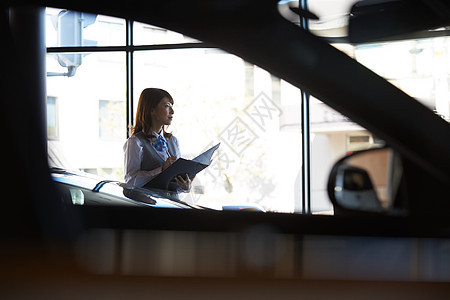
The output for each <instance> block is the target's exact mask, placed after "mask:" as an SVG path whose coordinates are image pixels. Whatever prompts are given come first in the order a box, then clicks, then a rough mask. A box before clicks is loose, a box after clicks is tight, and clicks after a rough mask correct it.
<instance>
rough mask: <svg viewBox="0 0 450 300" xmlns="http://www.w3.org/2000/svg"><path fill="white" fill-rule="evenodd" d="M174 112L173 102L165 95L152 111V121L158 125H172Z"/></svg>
mask: <svg viewBox="0 0 450 300" xmlns="http://www.w3.org/2000/svg"><path fill="white" fill-rule="evenodd" d="M173 114H174V111H173V108H172V102H171V101H170V100H169V98H167V97H164V98H163V99H162V100H161V101H160V102H159V103H158V105H157V106H156V107H155V109H153V110H152V112H151V115H152V122H153V124H154V125H155V126H157V127H159V126H163V125H170V124H171V123H172V119H173Z"/></svg>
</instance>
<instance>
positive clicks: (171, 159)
mask: <svg viewBox="0 0 450 300" xmlns="http://www.w3.org/2000/svg"><path fill="white" fill-rule="evenodd" d="M177 159H178V158H177V157H176V156H171V157H169V158H167V160H166V162H165V163H164V165H163V166H162V168H161V170H162V171H164V170H165V169H167V168H168V167H169V166H170V165H171V164H173V163H174V162H175V161H176V160H177Z"/></svg>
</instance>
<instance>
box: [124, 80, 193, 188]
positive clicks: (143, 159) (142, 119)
mask: <svg viewBox="0 0 450 300" xmlns="http://www.w3.org/2000/svg"><path fill="white" fill-rule="evenodd" d="M172 106H173V98H172V96H171V95H170V94H169V93H168V92H166V91H165V90H162V89H157V88H147V89H144V90H143V91H142V93H141V96H140V97H139V103H138V107H137V112H136V123H135V124H136V126H135V127H134V128H133V131H132V136H131V137H130V138H129V139H128V140H127V141H126V142H125V145H124V146H123V150H124V152H125V182H126V183H129V184H132V185H135V186H138V187H142V186H144V185H145V184H146V183H147V182H149V181H150V180H151V179H152V178H153V177H155V176H156V175H158V174H159V173H161V172H162V171H164V170H165V169H166V168H168V167H169V166H170V165H171V164H173V163H174V162H175V161H176V160H177V158H178V157H180V149H179V145H178V140H177V138H176V137H175V136H173V135H172V134H171V133H168V132H166V131H165V128H164V127H165V126H168V125H170V124H171V123H172V119H173V114H174V110H173V108H172ZM175 181H176V184H177V185H178V186H179V187H180V188H181V189H183V190H189V189H190V187H191V179H190V178H189V176H188V175H187V174H186V176H185V177H184V178H183V176H177V177H175Z"/></svg>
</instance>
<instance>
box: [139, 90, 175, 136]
mask: <svg viewBox="0 0 450 300" xmlns="http://www.w3.org/2000/svg"><path fill="white" fill-rule="evenodd" d="M163 98H168V99H169V100H170V102H171V103H172V104H173V98H172V96H171V95H170V94H169V93H168V92H167V91H165V90H163V89H158V88H146V89H144V90H143V91H142V93H141V96H140V97H139V103H138V107H137V111H136V122H135V126H134V127H133V129H132V133H131V134H132V135H135V134H136V133H139V132H141V131H143V132H144V134H145V135H146V136H148V137H153V133H152V132H151V128H152V116H151V111H152V110H153V109H155V108H156V106H157V105H158V104H159V102H161V100H162V99H163ZM163 133H164V137H166V138H170V137H171V136H172V134H171V133H167V132H166V131H165V129H164V127H163Z"/></svg>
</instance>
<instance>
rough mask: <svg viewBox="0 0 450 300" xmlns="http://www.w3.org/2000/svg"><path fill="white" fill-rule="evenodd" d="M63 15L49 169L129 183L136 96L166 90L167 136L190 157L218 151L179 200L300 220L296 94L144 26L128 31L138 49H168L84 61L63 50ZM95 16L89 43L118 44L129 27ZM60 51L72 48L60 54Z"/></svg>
mask: <svg viewBox="0 0 450 300" xmlns="http://www.w3.org/2000/svg"><path fill="white" fill-rule="evenodd" d="M64 13H65V11H63V10H53V9H48V10H47V15H48V16H47V17H48V18H47V20H48V22H47V31H48V32H49V35H48V38H47V46H49V47H53V48H52V51H50V53H49V54H48V55H47V72H48V81H47V85H48V86H47V90H48V94H49V95H55V97H57V98H58V101H59V113H60V116H59V119H60V124H59V127H60V129H59V132H60V138H59V139H58V140H57V141H51V142H49V149H50V150H51V151H49V153H51V156H55V157H53V158H52V159H50V161H51V162H53V163H54V162H58V163H59V164H61V165H58V166H59V167H65V168H69V169H78V170H82V171H87V172H91V173H96V174H99V175H104V176H107V177H108V179H115V180H120V181H123V150H122V146H123V144H124V142H125V140H126V134H127V131H128V132H129V129H130V127H131V126H132V125H133V122H134V117H135V111H136V108H137V103H138V99H139V95H140V93H141V91H142V90H143V89H144V88H147V87H159V88H163V89H166V90H167V91H169V93H171V94H172V96H173V97H174V100H175V105H174V109H175V118H174V122H173V125H172V126H170V127H169V128H168V131H170V132H172V133H173V134H174V135H175V136H176V137H177V138H178V139H179V141H180V148H181V152H182V156H183V157H184V158H193V157H195V156H196V155H198V154H199V153H201V152H202V151H204V150H206V149H207V148H208V147H211V146H212V145H214V144H216V143H218V142H220V143H221V146H220V148H219V150H218V151H217V152H216V154H215V157H214V159H213V163H212V165H211V166H210V167H208V168H207V169H206V170H205V171H203V172H201V173H200V174H198V175H197V177H196V178H195V180H194V183H193V187H192V189H191V191H190V193H184V194H181V195H180V198H181V200H183V201H186V202H188V203H193V204H197V205H204V206H208V207H214V208H221V207H222V206H224V205H246V204H251V205H256V206H259V207H260V208H262V209H264V210H266V211H279V212H300V211H301V208H302V204H301V203H302V189H301V169H302V168H301V166H302V160H301V157H302V156H301V149H302V142H301V119H300V111H301V108H300V105H301V103H300V91H299V90H298V89H297V88H295V87H293V86H291V85H290V84H288V83H287V82H285V81H283V80H281V79H279V78H277V77H275V76H273V75H271V74H270V73H268V72H266V71H265V70H263V69H260V68H258V67H257V66H254V65H252V64H249V63H247V62H245V61H243V60H242V59H240V58H239V57H236V56H234V55H231V54H229V53H226V52H224V51H221V50H219V49H215V48H207V47H205V48H199V46H198V45H196V46H195V47H194V48H189V47H190V46H189V44H186V43H196V44H199V45H200V44H201V42H200V41H197V40H194V39H191V38H189V37H186V36H184V35H182V34H179V33H176V32H172V31H169V30H166V29H162V28H159V27H155V26H151V25H147V24H142V23H138V22H134V23H133V25H132V26H130V28H132V32H131V34H132V35H133V40H134V44H135V45H140V46H145V45H155V44H159V45H165V46H164V47H162V49H161V47H158V50H145V49H147V48H145V47H140V48H136V49H134V51H133V52H129V54H128V55H127V51H130V50H129V48H125V47H124V48H123V49H122V48H120V47H119V48H118V47H116V48H114V49H113V50H109V49H99V51H95V52H86V51H84V50H83V47H86V46H89V45H87V44H84V43H81V44H73V45H71V44H68V45H61V43H60V42H59V41H58V39H59V37H58V35H57V33H58V30H59V31H61V28H59V29H58V27H57V26H55V25H54V20H58V16H59V18H60V16H61V15H63V14H64ZM66 14H68V15H69V16H70V17H76V16H77V14H73V16H72V15H71V14H70V13H66ZM94 17H95V18H94ZM94 17H92V18H94V19H92V20H94V23H92V24H90V25H87V26H86V27H83V29H82V38H83V39H88V38H89V40H91V41H94V42H93V43H92V42H89V43H91V44H93V45H97V46H99V45H103V46H110V45H120V44H121V43H122V42H121V40H120V38H119V37H118V36H121V35H123V36H125V32H124V31H121V30H122V29H124V28H125V25H124V24H125V22H124V21H123V20H116V19H114V18H112V19H108V17H104V16H94ZM70 20H71V19H70ZM99 22H103V23H102V24H98V23H99ZM69 34H70V33H69ZM112 37H114V38H112ZM176 44H184V46H183V47H182V48H181V49H179V47H178V46H177V45H176ZM172 45H174V46H173V47H172ZM57 46H64V47H66V49H65V51H64V52H57V49H58V47H57ZM71 46H72V48H70V47H71ZM67 48H69V49H67ZM89 49H90V50H92V49H93V48H92V47H90V48H89ZM94 50H95V49H94ZM127 59H128V61H127ZM71 66H73V67H72V68H71ZM131 66H132V68H131ZM131 70H133V72H132V73H131ZM127 76H128V77H127ZM130 77H131V78H132V80H127V78H130ZM130 82H132V83H133V84H132V85H130ZM130 90H132V91H133V93H132V94H131V95H130V94H129V93H128V91H130ZM128 97H131V98H128ZM127 103H129V105H128V106H127ZM127 110H131V113H130V112H127ZM127 114H129V116H130V117H129V118H128V124H126V120H127Z"/></svg>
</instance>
